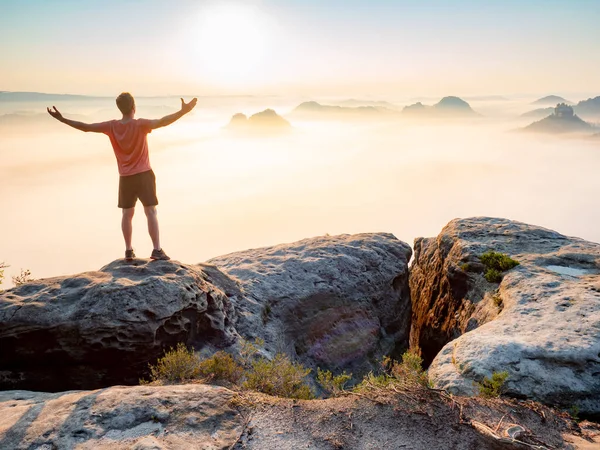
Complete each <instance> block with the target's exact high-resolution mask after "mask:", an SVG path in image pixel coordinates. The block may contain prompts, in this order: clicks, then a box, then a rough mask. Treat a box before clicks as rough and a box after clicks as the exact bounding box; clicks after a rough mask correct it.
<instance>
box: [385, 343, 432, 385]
mask: <svg viewBox="0 0 600 450" xmlns="http://www.w3.org/2000/svg"><path fill="white" fill-rule="evenodd" d="M392 375H394V376H395V377H396V378H398V379H401V378H404V379H405V380H407V381H409V382H411V383H418V384H420V385H421V386H424V387H428V386H429V379H428V377H427V372H425V371H424V370H423V358H421V356H420V355H419V354H418V353H416V352H415V351H413V350H407V351H406V352H404V354H403V355H402V363H400V364H398V363H395V364H394V365H393V368H392Z"/></svg>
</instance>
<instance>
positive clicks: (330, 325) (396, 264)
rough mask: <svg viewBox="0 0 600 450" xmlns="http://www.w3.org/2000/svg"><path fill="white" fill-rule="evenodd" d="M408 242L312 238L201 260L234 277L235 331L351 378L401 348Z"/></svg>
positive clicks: (371, 236) (379, 236)
mask: <svg viewBox="0 0 600 450" xmlns="http://www.w3.org/2000/svg"><path fill="white" fill-rule="evenodd" d="M411 255H412V250H411V248H410V247H409V246H408V244H406V243H404V242H402V241H400V240H398V239H397V238H396V237H394V236H393V235H392V234H389V233H363V234H355V235H339V236H320V237H315V238H310V239H304V240H301V241H298V242H294V243H291V244H281V245H276V246H273V247H265V248H259V249H252V250H246V251H243V252H237V253H232V254H229V255H225V256H221V257H218V258H214V259H211V260H209V263H211V264H215V265H216V266H217V267H218V268H220V269H221V270H223V271H224V272H225V273H227V274H228V275H230V276H231V277H233V278H235V279H236V280H238V281H239V283H240V286H241V288H242V290H243V292H244V298H243V299H240V300H237V299H236V301H235V304H236V310H237V311H238V322H237V325H236V328H237V331H238V332H239V333H240V335H242V336H244V337H245V338H246V339H250V340H251V339H253V338H255V337H260V338H262V339H264V340H265V348H266V350H267V352H270V353H271V354H274V353H275V352H278V351H282V352H285V353H287V354H289V355H291V356H292V357H293V358H294V359H297V360H300V361H301V362H302V363H304V364H305V365H307V366H308V367H312V368H313V369H314V368H316V367H317V366H318V367H321V368H325V369H329V370H332V371H334V372H340V371H342V370H348V371H350V372H352V373H353V374H354V375H355V376H356V377H359V378H360V376H361V375H364V374H366V373H368V372H369V371H371V370H373V369H376V368H378V367H379V361H380V360H381V357H382V356H383V355H387V354H391V355H392V356H394V357H397V358H398V357H399V354H396V353H397V352H399V351H401V350H403V349H405V348H406V347H407V345H408V334H409V331H410V315H411V310H410V308H411V304H410V294H409V290H408V261H409V260H410V257H411Z"/></svg>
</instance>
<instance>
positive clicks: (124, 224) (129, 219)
mask: <svg viewBox="0 0 600 450" xmlns="http://www.w3.org/2000/svg"><path fill="white" fill-rule="evenodd" d="M133 213H135V207H133V208H123V217H122V218H121V230H122V231H123V238H124V239H125V250H132V249H133V247H132V246H131V235H132V234H133Z"/></svg>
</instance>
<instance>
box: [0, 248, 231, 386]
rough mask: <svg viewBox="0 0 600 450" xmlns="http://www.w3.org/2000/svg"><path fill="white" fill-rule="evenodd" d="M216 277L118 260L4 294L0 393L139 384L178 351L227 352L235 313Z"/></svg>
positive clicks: (171, 265)
mask: <svg viewBox="0 0 600 450" xmlns="http://www.w3.org/2000/svg"><path fill="white" fill-rule="evenodd" d="M209 276H212V277H214V278H216V277H219V274H218V270H216V269H215V268H207V271H206V272H204V271H203V270H202V268H201V267H192V266H187V265H184V264H180V263H178V262H174V261H157V262H148V261H147V260H136V261H134V262H133V263H127V262H125V261H123V260H117V261H115V262H113V263H111V264H109V265H107V266H106V267H103V268H102V269H100V270H99V271H98V272H88V273H83V274H80V275H76V276H71V277H58V278H50V279H45V280H36V281H34V282H31V283H27V284H24V285H22V286H20V287H17V288H14V289H11V290H8V291H6V292H3V293H0V389H7V388H15V387H19V388H25V389H35V390H45V391H58V390H66V389H77V388H95V387H103V386H107V385H110V384H117V383H118V384H122V383H126V384H129V383H137V381H138V379H139V377H140V376H141V375H142V374H144V373H145V371H146V369H147V365H148V362H150V361H154V360H155V359H156V358H157V357H158V356H160V355H162V353H163V351H164V350H165V349H166V348H169V347H171V346H175V345H176V343H178V342H185V343H188V344H193V345H194V346H196V347H202V346H203V345H205V344H212V345H215V346H224V345H229V344H230V343H231V342H233V341H234V340H235V339H236V334H235V329H234V328H233V323H234V315H235V313H234V309H233V305H232V304H231V302H230V301H229V299H228V297H227V296H226V295H225V293H224V292H223V291H222V290H221V289H220V288H219V287H217V286H215V285H214V284H211V283H210V282H208V281H206V279H208V278H209ZM225 278H226V277H224V276H223V275H222V274H221V276H220V278H219V280H225ZM229 283H232V282H231V280H229ZM226 286H227V288H228V289H229V290H231V289H235V287H234V285H232V284H227V285H226Z"/></svg>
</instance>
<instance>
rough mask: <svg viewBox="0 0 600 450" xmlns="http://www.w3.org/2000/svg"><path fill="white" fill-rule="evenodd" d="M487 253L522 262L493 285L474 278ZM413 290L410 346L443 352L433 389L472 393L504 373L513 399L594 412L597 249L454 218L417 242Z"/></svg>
mask: <svg viewBox="0 0 600 450" xmlns="http://www.w3.org/2000/svg"><path fill="white" fill-rule="evenodd" d="M486 250H494V251H498V252H502V253H506V254H508V255H509V256H511V257H513V258H515V259H516V260H518V261H519V262H520V263H521V264H520V265H519V266H518V267H516V268H514V269H512V270H511V271H509V272H507V273H506V274H505V276H504V279H503V280H502V282H501V283H500V285H499V286H498V285H496V284H492V283H488V282H487V281H485V280H484V279H483V275H482V274H481V273H477V271H479V270H480V268H479V267H478V266H477V262H478V256H480V255H481V254H482V253H484V252H485V251H486ZM465 263H467V265H466V266H465V265H464V264H465ZM469 263H470V264H469ZM465 269H467V270H468V271H465ZM470 270H475V272H471V271H470ZM410 286H411V292H412V300H413V324H412V330H411V344H412V345H413V346H417V345H418V346H420V347H421V348H422V349H423V351H424V354H425V355H426V356H427V358H428V359H431V357H432V356H433V355H434V354H435V353H436V352H437V350H438V349H439V348H440V347H441V346H443V348H442V349H441V351H440V352H439V354H437V356H435V359H434V360H433V363H432V364H431V367H430V368H429V376H430V379H431V380H432V381H433V382H434V383H435V385H436V386H437V387H440V388H444V389H448V390H450V391H451V392H454V393H459V394H468V395H470V394H474V393H475V392H476V388H475V387H474V384H473V383H474V382H476V381H481V380H482V378H483V377H484V376H490V375H491V374H492V373H493V372H499V371H504V370H506V371H508V373H509V378H508V382H507V393H508V394H509V395H513V396H516V397H521V398H524V397H526V398H531V399H535V400H539V401H542V402H545V403H548V404H553V405H558V406H562V407H566V408H569V407H572V406H576V407H578V408H579V411H581V412H582V413H587V414H598V413H600V244H595V243H591V242H587V241H584V240H582V239H578V238H570V237H567V236H563V235H561V234H559V233H557V232H554V231H551V230H547V229H544V228H540V227H536V226H532V225H527V224H524V223H520V222H513V221H509V220H504V219H493V218H471V219H457V220H453V221H452V222H450V223H449V224H448V225H447V226H446V227H445V228H444V229H443V230H442V232H441V233H440V235H439V236H438V237H437V238H430V239H417V240H416V241H415V262H414V264H413V265H412V267H411V279H410ZM496 289H497V292H496ZM455 338H456V339H455ZM452 339H454V340H452Z"/></svg>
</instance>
